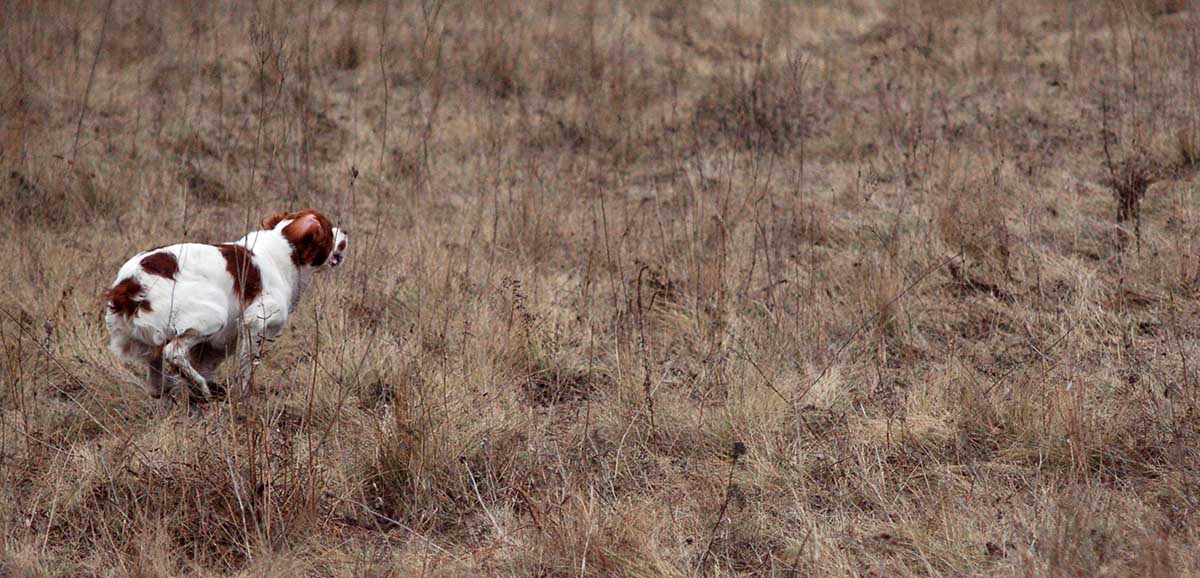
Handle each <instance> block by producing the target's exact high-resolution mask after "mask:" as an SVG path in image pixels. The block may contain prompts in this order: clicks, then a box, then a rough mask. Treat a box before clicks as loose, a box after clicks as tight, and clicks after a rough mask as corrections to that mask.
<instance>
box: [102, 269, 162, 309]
mask: <svg viewBox="0 0 1200 578" xmlns="http://www.w3.org/2000/svg"><path fill="white" fill-rule="evenodd" d="M143 289H144V288H143V287H142V284H141V283H138V282H137V281H135V280H133V278H129V279H122V280H121V282H119V283H117V284H116V285H113V286H112V287H110V288H109V289H108V290H106V291H105V292H104V298H105V300H107V301H108V310H109V311H112V312H113V313H116V314H117V315H124V316H125V317H132V316H133V315H134V314H135V313H137V312H138V311H139V310H140V311H152V309H150V302H149V301H145V300H143V299H141V294H142V291H143Z"/></svg>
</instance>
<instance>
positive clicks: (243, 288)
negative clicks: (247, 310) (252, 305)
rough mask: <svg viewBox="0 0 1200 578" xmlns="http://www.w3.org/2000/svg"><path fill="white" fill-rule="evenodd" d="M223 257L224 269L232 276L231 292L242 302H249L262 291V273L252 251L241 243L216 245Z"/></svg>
mask: <svg viewBox="0 0 1200 578" xmlns="http://www.w3.org/2000/svg"><path fill="white" fill-rule="evenodd" d="M216 247H217V250H218V251H220V252H221V256H222V257H225V270H226V271H228V272H229V275H230V276H231V277H233V292H234V294H236V295H237V296H238V299H240V300H241V301H242V303H249V302H251V301H253V300H254V298H256V297H258V295H259V294H260V293H262V273H261V272H259V270H258V265H255V264H254V260H253V259H252V257H254V252H252V251H250V250H249V249H247V248H245V247H243V246H241V245H233V244H228V243H226V244H223V245H217V246H216Z"/></svg>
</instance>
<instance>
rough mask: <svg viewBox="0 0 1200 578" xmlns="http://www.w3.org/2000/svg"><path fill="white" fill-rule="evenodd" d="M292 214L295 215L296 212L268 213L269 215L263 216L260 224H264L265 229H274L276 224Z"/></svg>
mask: <svg viewBox="0 0 1200 578" xmlns="http://www.w3.org/2000/svg"><path fill="white" fill-rule="evenodd" d="M292 215H294V213H275V214H274V215H268V216H267V217H264V218H263V220H262V223H260V225H262V228H263V230H264V231H266V230H270V229H274V228H275V225H278V224H279V222H280V221H282V220H284V219H287V218H289V217H291V216H292Z"/></svg>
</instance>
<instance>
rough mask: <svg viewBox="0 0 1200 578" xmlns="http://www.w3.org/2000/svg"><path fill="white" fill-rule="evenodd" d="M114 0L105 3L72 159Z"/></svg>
mask: <svg viewBox="0 0 1200 578" xmlns="http://www.w3.org/2000/svg"><path fill="white" fill-rule="evenodd" d="M112 5H113V0H108V2H107V3H105V5H104V21H103V22H102V23H101V24H100V38H99V39H98V40H97V41H96V52H95V53H94V54H93V55H92V68H91V70H89V71H88V81H87V88H86V89H84V91H83V103H82V104H81V105H80V108H79V120H77V121H75V138H74V139H72V141H71V160H72V161H75V160H77V159H78V158H79V135H80V133H82V132H83V118H84V116H85V115H87V110H88V100H90V99H91V96H92V83H93V82H94V81H95V80H96V65H97V64H99V62H100V53H101V51H102V50H104V37H105V35H106V34H107V33H108V18H109V15H110V14H112Z"/></svg>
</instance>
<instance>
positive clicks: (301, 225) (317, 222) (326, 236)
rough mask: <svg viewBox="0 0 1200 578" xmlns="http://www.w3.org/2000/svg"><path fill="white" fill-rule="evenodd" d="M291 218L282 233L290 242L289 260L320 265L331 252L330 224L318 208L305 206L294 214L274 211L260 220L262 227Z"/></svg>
mask: <svg viewBox="0 0 1200 578" xmlns="http://www.w3.org/2000/svg"><path fill="white" fill-rule="evenodd" d="M288 219H292V222H290V223H288V224H287V226H286V227H284V228H283V236H284V238H286V239H287V240H288V242H289V243H291V244H292V262H293V263H295V264H296V266H297V267H299V266H301V265H307V266H309V267H320V266H321V265H322V264H324V263H325V259H327V258H329V254H330V253H332V252H333V223H331V222H330V221H329V219H327V218H326V217H325V215H322V214H321V213H318V212H317V211H314V210H312V209H305V210H303V211H298V212H295V213H276V214H274V215H271V216H269V217H267V218H265V219H263V220H262V226H263V228H264V229H274V228H275V226H276V225H278V224H279V223H281V222H283V221H285V220H288Z"/></svg>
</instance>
